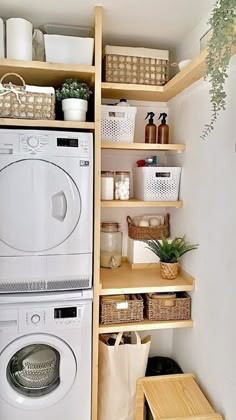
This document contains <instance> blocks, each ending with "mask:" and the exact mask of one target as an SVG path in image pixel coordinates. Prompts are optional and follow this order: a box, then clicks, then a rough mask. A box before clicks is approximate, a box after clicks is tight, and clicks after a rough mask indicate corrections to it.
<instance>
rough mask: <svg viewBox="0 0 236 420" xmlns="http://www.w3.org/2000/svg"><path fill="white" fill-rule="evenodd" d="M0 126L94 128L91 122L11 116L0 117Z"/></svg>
mask: <svg viewBox="0 0 236 420" xmlns="http://www.w3.org/2000/svg"><path fill="white" fill-rule="evenodd" d="M0 126H2V127H3V126H5V127H11V126H12V127H35V128H37V127H45V128H56V129H57V128H68V129H70V130H71V129H73V130H74V129H77V130H94V128H95V123H93V122H76V121H58V120H24V119H13V118H0Z"/></svg>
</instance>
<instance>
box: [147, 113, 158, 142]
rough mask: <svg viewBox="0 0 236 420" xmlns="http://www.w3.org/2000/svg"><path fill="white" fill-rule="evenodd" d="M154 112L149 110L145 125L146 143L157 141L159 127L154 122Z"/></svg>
mask: <svg viewBox="0 0 236 420" xmlns="http://www.w3.org/2000/svg"><path fill="white" fill-rule="evenodd" d="M154 117H155V114H154V112H148V113H147V116H146V118H145V120H146V119H147V118H149V120H148V124H147V125H146V127H145V143H156V135H157V127H156V125H155V124H154V122H153V118H154Z"/></svg>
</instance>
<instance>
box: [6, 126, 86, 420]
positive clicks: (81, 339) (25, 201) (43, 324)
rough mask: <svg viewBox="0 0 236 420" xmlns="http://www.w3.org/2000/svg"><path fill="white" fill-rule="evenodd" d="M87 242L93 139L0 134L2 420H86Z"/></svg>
mask: <svg viewBox="0 0 236 420" xmlns="http://www.w3.org/2000/svg"><path fill="white" fill-rule="evenodd" d="M92 238H93V136H92V134H90V133H74V132H53V131H43V130H42V131H28V130H20V131H18V130H1V131H0V294H1V295H0V377H1V386H0V418H4V420H15V419H17V418H19V417H21V416H22V418H25V419H26V420H28V419H31V418H34V419H35V420H41V419H42V418H44V420H54V418H55V419H57V420H62V419H63V420H64V418H65V413H67V414H68V416H70V419H71V420H76V419H80V418H81V419H83V420H90V416H91V414H90V413H91V410H90V407H91V333H92V255H93V254H92V250H93V239H92ZM49 292H50V293H49ZM75 332H76V335H75ZM82 343H83V345H82ZM82 348H83V349H84V350H85V349H86V352H84V351H82ZM85 353H86V354H87V356H85ZM72 378H73V380H72ZM69 379H70V380H69ZM66 383H67V386H66ZM82 384H84V385H83V386H82ZM14 401H15V403H14Z"/></svg>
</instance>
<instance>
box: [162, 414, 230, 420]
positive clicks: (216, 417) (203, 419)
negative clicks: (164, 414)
mask: <svg viewBox="0 0 236 420" xmlns="http://www.w3.org/2000/svg"><path fill="white" fill-rule="evenodd" d="M161 420H170V418H169V417H168V418H165V419H163V418H162V419H161ZM171 420H183V417H171ZM184 420H223V417H222V416H221V415H220V414H219V413H212V414H204V415H203V416H190V417H184Z"/></svg>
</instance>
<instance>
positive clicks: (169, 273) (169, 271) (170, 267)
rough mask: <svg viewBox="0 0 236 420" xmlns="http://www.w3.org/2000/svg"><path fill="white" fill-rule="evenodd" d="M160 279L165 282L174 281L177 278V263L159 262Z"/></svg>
mask: <svg viewBox="0 0 236 420" xmlns="http://www.w3.org/2000/svg"><path fill="white" fill-rule="evenodd" d="M160 267H161V277H162V278H163V279H167V280H174V279H175V278H176V277H177V274H178V269H179V263H163V262H160Z"/></svg>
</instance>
